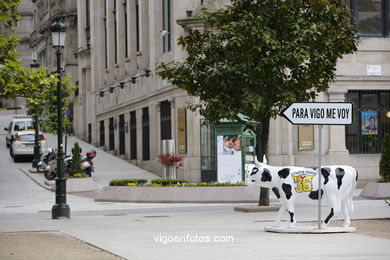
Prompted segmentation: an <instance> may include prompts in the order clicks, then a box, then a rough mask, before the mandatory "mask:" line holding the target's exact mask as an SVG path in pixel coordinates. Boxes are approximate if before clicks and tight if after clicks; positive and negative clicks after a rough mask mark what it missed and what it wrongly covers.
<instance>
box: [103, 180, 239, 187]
mask: <svg viewBox="0 0 390 260" xmlns="http://www.w3.org/2000/svg"><path fill="white" fill-rule="evenodd" d="M147 182H148V181H147V180H146V179H118V180H112V181H110V186H128V187H237V186H246V185H245V183H243V182H239V183H230V182H224V183H207V182H200V183H189V182H188V181H187V180H178V179H173V180H169V179H154V180H151V182H150V184H147Z"/></svg>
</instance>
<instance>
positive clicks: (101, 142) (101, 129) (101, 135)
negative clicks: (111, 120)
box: [99, 120, 106, 146]
mask: <svg viewBox="0 0 390 260" xmlns="http://www.w3.org/2000/svg"><path fill="white" fill-rule="evenodd" d="M104 139H105V133H104V120H102V121H100V125H99V145H100V146H105V145H106V142H105V140H104Z"/></svg>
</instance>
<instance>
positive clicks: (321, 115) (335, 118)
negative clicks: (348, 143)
mask: <svg viewBox="0 0 390 260" xmlns="http://www.w3.org/2000/svg"><path fill="white" fill-rule="evenodd" d="M352 115H353V113H352V103H335V102H311V103H293V104H291V105H290V106H289V107H288V108H286V109H285V110H284V111H283V116H284V117H285V118H286V119H287V120H289V121H290V122H291V123H292V124H294V125H350V124H352Z"/></svg>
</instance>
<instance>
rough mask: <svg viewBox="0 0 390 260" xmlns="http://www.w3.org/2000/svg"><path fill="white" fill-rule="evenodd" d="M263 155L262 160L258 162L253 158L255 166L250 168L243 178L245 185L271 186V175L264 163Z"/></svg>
mask: <svg viewBox="0 0 390 260" xmlns="http://www.w3.org/2000/svg"><path fill="white" fill-rule="evenodd" d="M264 162H265V163H264ZM266 162H267V161H266V159H265V156H264V158H263V162H259V161H258V160H257V159H256V158H255V166H254V167H253V168H252V172H251V173H250V175H249V176H248V178H247V179H246V180H245V182H246V184H247V185H253V184H256V185H259V186H262V187H267V188H271V187H272V184H271V182H272V175H271V172H270V171H269V169H268V165H267V164H266Z"/></svg>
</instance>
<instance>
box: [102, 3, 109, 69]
mask: <svg viewBox="0 0 390 260" xmlns="http://www.w3.org/2000/svg"><path fill="white" fill-rule="evenodd" d="M103 1H104V17H103V23H104V64H105V68H106V69H107V68H108V53H107V47H108V46H107V2H106V1H107V0H103Z"/></svg>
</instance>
